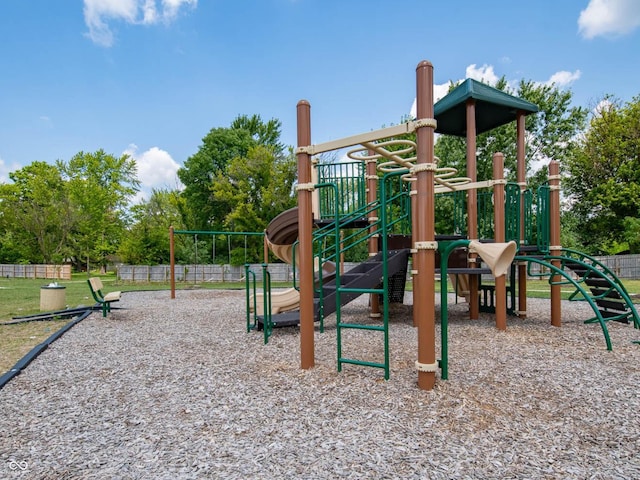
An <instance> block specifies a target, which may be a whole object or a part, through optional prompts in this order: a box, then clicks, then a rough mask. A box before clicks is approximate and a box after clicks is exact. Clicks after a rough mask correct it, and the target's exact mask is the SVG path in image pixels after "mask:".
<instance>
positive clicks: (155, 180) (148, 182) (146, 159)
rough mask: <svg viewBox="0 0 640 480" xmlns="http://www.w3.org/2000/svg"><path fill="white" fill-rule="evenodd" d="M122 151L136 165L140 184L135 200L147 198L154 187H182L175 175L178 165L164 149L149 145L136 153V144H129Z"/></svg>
mask: <svg viewBox="0 0 640 480" xmlns="http://www.w3.org/2000/svg"><path fill="white" fill-rule="evenodd" d="M123 153H126V154H127V155H129V156H131V158H133V159H134V160H135V161H136V165H137V167H138V180H140V182H141V184H142V185H141V192H140V193H139V194H138V196H137V197H136V200H142V199H145V198H149V195H150V194H151V190H152V189H154V188H169V189H174V188H178V189H181V188H182V184H181V183H180V180H179V179H178V176H177V172H178V169H179V168H180V165H178V163H176V161H175V160H174V159H173V158H171V155H169V153H168V152H166V151H165V150H162V149H160V148H158V147H151V148H150V149H149V150H147V151H145V152H142V153H138V146H137V145H135V144H131V145H129V148H127V149H126V150H125V151H124V152H123Z"/></svg>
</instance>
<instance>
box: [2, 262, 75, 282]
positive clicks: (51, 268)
mask: <svg viewBox="0 0 640 480" xmlns="http://www.w3.org/2000/svg"><path fill="white" fill-rule="evenodd" d="M0 275H1V276H2V277H4V278H46V279H52V280H71V265H20V264H0Z"/></svg>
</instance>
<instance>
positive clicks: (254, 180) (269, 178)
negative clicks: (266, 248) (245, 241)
mask: <svg viewBox="0 0 640 480" xmlns="http://www.w3.org/2000/svg"><path fill="white" fill-rule="evenodd" d="M296 173H297V165H296V160H295V157H294V156H293V155H291V154H290V155H288V156H279V155H277V154H276V153H275V152H274V150H273V149H272V148H270V147H268V146H255V147H252V148H250V149H249V151H248V152H247V155H246V156H244V157H236V158H234V159H232V160H231V162H230V163H229V165H228V168H227V170H226V172H225V174H223V173H218V175H217V176H216V180H215V182H214V185H213V190H212V192H213V196H214V199H215V200H216V201H217V202H219V203H221V204H224V205H227V206H228V213H227V215H226V216H225V217H224V221H223V226H224V229H225V230H229V231H234V232H261V231H263V230H264V229H265V228H266V226H267V224H268V223H269V222H270V221H271V220H272V219H273V218H274V217H275V216H276V215H278V214H279V213H281V212H283V211H284V210H286V209H288V208H291V207H292V206H294V205H295V204H296V199H295V197H294V196H293V183H294V181H295V178H296ZM249 242H250V243H251V244H252V246H253V247H254V248H251V249H250V250H251V251H256V252H260V251H261V250H260V248H259V246H260V242H261V239H260V238H257V237H253V238H251V239H250V240H249ZM256 247H257V248H256ZM234 250H235V251H236V252H235V254H234V251H232V259H231V261H232V263H236V264H237V263H244V261H245V257H244V246H242V247H236V248H235V249H234ZM247 260H248V261H251V262H255V261H259V260H260V258H258V256H257V255H256V257H255V258H250V259H247Z"/></svg>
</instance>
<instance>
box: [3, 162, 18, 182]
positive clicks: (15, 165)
mask: <svg viewBox="0 0 640 480" xmlns="http://www.w3.org/2000/svg"><path fill="white" fill-rule="evenodd" d="M21 168H22V166H21V165H19V164H18V163H15V162H14V163H13V164H11V165H7V164H6V163H5V161H4V160H3V159H2V157H0V183H8V182H9V181H10V180H9V173H11V172H14V171H16V170H20V169H21Z"/></svg>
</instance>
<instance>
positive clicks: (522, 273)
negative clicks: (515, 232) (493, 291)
mask: <svg viewBox="0 0 640 480" xmlns="http://www.w3.org/2000/svg"><path fill="white" fill-rule="evenodd" d="M524 126H525V115H524V112H523V111H521V110H520V111H518V113H517V117H516V130H517V143H516V145H517V153H516V160H517V162H518V168H517V176H518V186H519V187H520V245H524V243H525V240H524V233H525V228H524V227H525V225H524V220H525V218H524V191H525V190H526V188H527V181H526V173H527V166H526V164H525V150H524V149H525V143H524V136H525V129H524ZM518 316H519V317H520V318H526V317H527V265H526V264H524V263H521V264H519V265H518Z"/></svg>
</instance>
